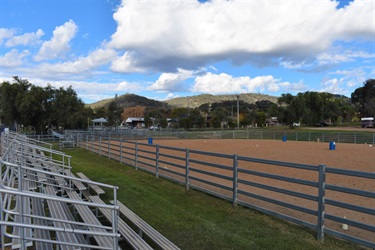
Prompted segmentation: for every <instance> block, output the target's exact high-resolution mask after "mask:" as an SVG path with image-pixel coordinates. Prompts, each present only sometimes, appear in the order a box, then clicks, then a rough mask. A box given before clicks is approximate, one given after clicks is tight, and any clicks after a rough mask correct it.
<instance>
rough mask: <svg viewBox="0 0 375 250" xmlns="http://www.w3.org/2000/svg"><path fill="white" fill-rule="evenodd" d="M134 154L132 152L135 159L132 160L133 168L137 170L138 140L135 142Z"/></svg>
mask: <svg viewBox="0 0 375 250" xmlns="http://www.w3.org/2000/svg"><path fill="white" fill-rule="evenodd" d="M134 153H135V154H134V157H135V159H134V161H135V169H136V170H138V166H137V165H138V164H137V163H138V142H135V152H134Z"/></svg>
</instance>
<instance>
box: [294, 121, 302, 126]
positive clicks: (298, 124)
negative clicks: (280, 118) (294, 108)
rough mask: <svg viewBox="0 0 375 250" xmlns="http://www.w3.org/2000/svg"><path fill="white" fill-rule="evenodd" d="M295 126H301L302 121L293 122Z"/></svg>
mask: <svg viewBox="0 0 375 250" xmlns="http://www.w3.org/2000/svg"><path fill="white" fill-rule="evenodd" d="M293 127H301V123H300V122H293Z"/></svg>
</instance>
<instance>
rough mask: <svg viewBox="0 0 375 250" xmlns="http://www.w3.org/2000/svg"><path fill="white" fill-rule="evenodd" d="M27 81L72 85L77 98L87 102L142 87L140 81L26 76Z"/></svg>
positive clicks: (38, 84)
mask: <svg viewBox="0 0 375 250" xmlns="http://www.w3.org/2000/svg"><path fill="white" fill-rule="evenodd" d="M28 81H29V82H31V83H33V84H34V85H36V86H41V87H46V86H47V83H48V84H50V85H51V86H53V87H55V88H60V87H63V88H65V89H66V88H68V87H69V86H72V87H73V89H74V91H75V92H76V93H77V94H78V96H79V98H82V99H83V100H87V101H88V103H91V102H95V101H100V100H103V99H107V98H112V97H114V96H115V93H117V94H118V95H122V94H124V93H136V92H139V91H141V90H142V88H143V89H144V86H142V85H143V84H142V83H138V82H133V83H132V82H125V81H122V82H95V81H85V80H82V81H77V80H71V81H70V80H63V81H59V80H55V81H54V80H52V81H48V82H47V81H46V80H44V79H41V78H28Z"/></svg>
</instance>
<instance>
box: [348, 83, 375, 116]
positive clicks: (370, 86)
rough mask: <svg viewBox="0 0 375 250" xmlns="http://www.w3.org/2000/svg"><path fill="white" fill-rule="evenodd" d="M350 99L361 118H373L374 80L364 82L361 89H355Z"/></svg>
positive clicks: (374, 110) (374, 102)
mask: <svg viewBox="0 0 375 250" xmlns="http://www.w3.org/2000/svg"><path fill="white" fill-rule="evenodd" d="M351 97H352V103H353V104H354V105H355V106H356V107H357V109H358V111H359V112H360V114H361V116H362V117H366V116H370V117H373V116H375V101H374V100H375V79H368V80H366V81H365V82H364V83H363V87H360V88H357V89H356V90H355V91H354V92H353V93H352V95H351Z"/></svg>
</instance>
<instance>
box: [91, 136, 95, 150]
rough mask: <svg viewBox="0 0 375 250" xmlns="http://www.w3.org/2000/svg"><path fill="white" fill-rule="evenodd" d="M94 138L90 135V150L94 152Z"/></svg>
mask: <svg viewBox="0 0 375 250" xmlns="http://www.w3.org/2000/svg"><path fill="white" fill-rule="evenodd" d="M94 140H95V136H94V135H92V141H91V152H94Z"/></svg>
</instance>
